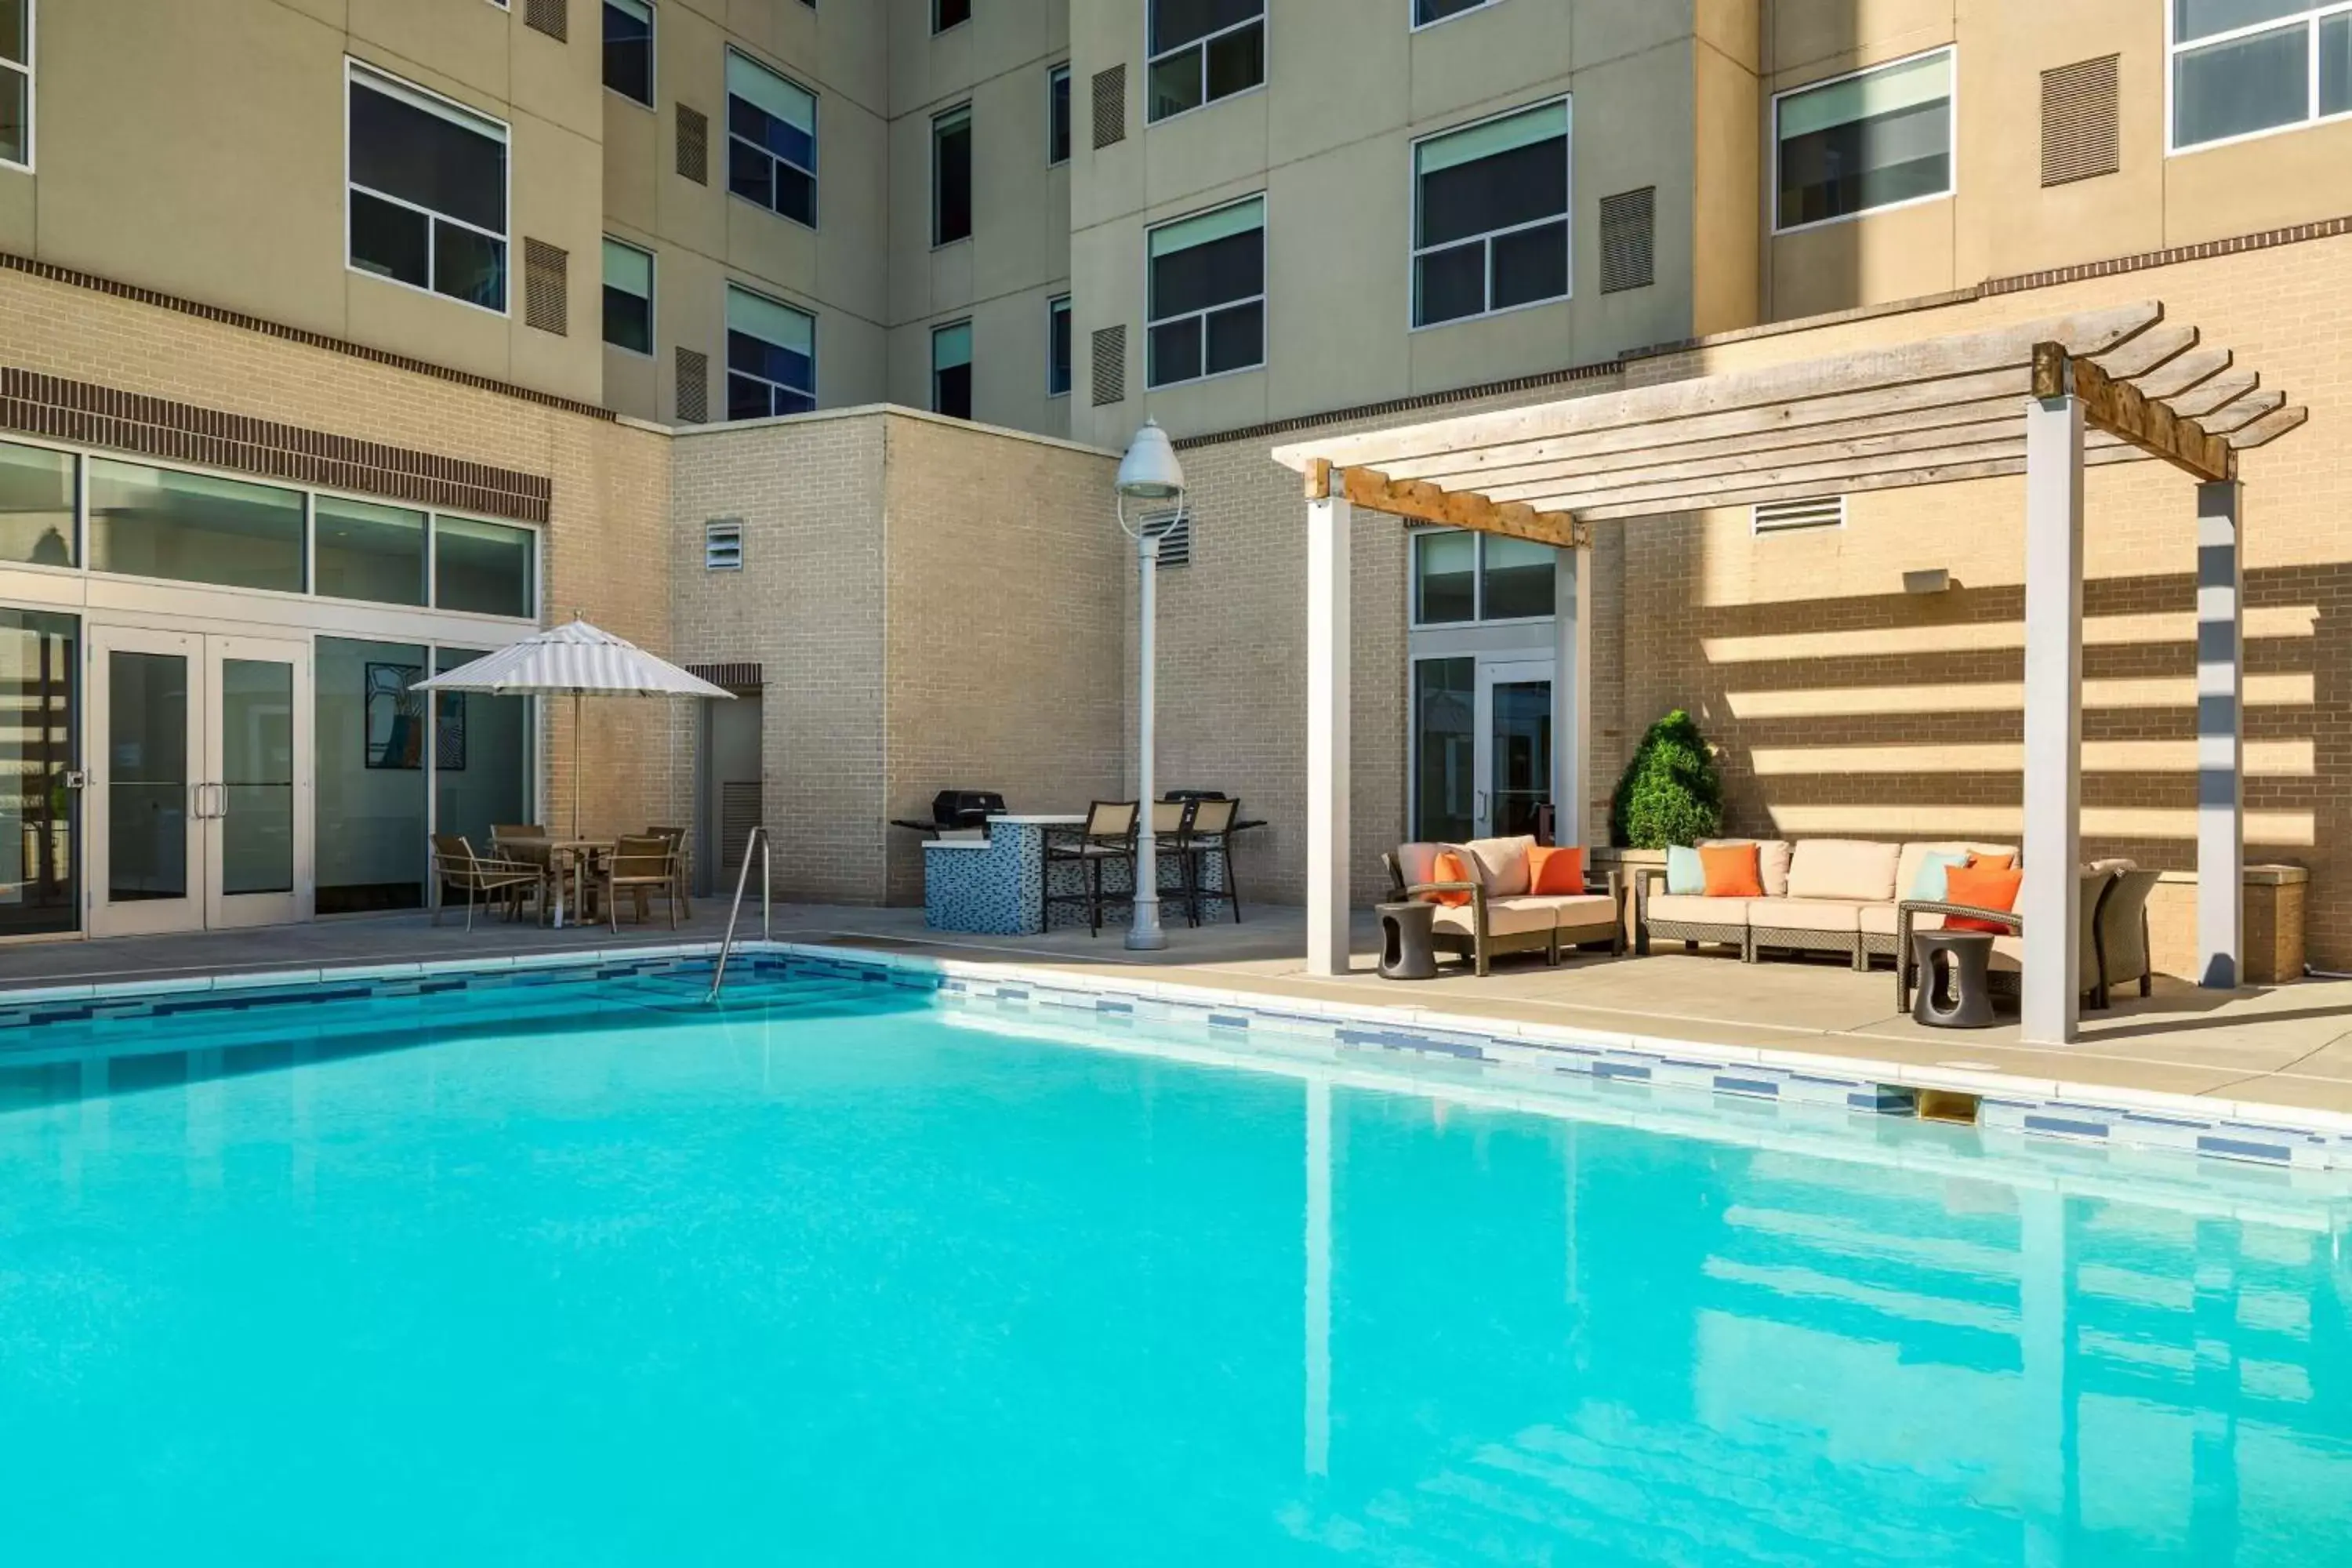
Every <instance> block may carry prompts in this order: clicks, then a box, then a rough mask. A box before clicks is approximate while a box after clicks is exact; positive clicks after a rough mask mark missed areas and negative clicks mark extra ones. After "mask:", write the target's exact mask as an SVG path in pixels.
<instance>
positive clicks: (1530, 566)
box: [1478, 534, 1559, 621]
mask: <svg viewBox="0 0 2352 1568" xmlns="http://www.w3.org/2000/svg"><path fill="white" fill-rule="evenodd" d="M1482 544H1483V546H1484V550H1485V554H1484V557H1483V560H1482V570H1483V571H1484V573H1485V574H1486V589H1485V595H1486V596H1485V600H1484V603H1483V604H1482V605H1481V606H1480V612H1479V617H1478V618H1479V619H1481V620H1486V621H1507V620H1516V619H1517V618H1518V617H1520V616H1549V615H1550V614H1551V613H1552V608H1553V606H1552V574H1553V572H1554V571H1555V570H1556V568H1557V566H1558V563H1559V551H1557V550H1554V549H1553V548H1552V547H1551V546H1550V545H1549V544H1537V543H1535V542H1532V541H1529V540H1525V539H1510V538H1507V537H1505V536H1503V535H1501V534H1489V535H1487V536H1486V539H1485V540H1484V541H1482Z"/></svg>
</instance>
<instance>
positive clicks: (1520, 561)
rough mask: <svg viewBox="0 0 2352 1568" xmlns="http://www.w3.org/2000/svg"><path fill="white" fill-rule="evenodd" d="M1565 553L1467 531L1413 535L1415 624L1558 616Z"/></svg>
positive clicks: (1441, 530)
mask: <svg viewBox="0 0 2352 1568" xmlns="http://www.w3.org/2000/svg"><path fill="white" fill-rule="evenodd" d="M1558 566H1559V552H1558V551H1556V550H1554V549H1553V548H1552V547H1551V546H1550V545H1549V544H1538V543H1535V542H1533V541H1531V540H1526V539H1512V538H1509V537H1507V536H1506V535H1503V534H1497V533H1473V532H1470V531H1466V530H1463V529H1454V528H1430V529H1421V530H1418V531H1415V532H1414V534H1413V536H1412V624H1413V625H1414V626H1458V625H1463V624H1465V623H1468V622H1472V621H1521V620H1528V619H1532V618H1535V617H1537V616H1549V615H1551V614H1553V613H1554V605H1553V601H1552V592H1553V574H1554V572H1555V571H1557V569H1558Z"/></svg>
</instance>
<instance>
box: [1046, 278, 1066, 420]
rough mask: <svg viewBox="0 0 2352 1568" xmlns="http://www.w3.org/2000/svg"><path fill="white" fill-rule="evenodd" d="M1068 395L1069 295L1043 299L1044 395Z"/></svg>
mask: <svg viewBox="0 0 2352 1568" xmlns="http://www.w3.org/2000/svg"><path fill="white" fill-rule="evenodd" d="M1045 395H1046V396H1048V397H1067V396H1068V395H1070V297H1069V296H1068V295H1067V294H1062V295H1057V296H1056V297H1055V298H1054V299H1051V300H1046V301H1045Z"/></svg>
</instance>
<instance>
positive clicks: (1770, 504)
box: [1749, 496, 1845, 533]
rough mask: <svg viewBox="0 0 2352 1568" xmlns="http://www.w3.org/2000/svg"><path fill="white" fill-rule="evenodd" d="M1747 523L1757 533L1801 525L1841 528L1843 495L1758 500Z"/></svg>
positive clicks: (1843, 505) (1781, 530)
mask: <svg viewBox="0 0 2352 1568" xmlns="http://www.w3.org/2000/svg"><path fill="white" fill-rule="evenodd" d="M1749 526H1750V527H1751V528H1752V529H1753V530H1754V531H1756V532H1758V533H1788V532H1790V531H1794V530H1797V529H1800V528H1843V527H1844V526H1845V497H1843V496H1828V497H1823V498H1820V499H1816V500H1771V501H1759V502H1758V503H1757V504H1756V508H1755V510H1754V512H1753V514H1752V516H1751V518H1750V523H1749Z"/></svg>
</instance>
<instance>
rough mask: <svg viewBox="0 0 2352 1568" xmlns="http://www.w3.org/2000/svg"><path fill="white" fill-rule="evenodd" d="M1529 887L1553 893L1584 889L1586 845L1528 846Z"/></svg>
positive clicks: (1577, 891)
mask: <svg viewBox="0 0 2352 1568" xmlns="http://www.w3.org/2000/svg"><path fill="white" fill-rule="evenodd" d="M1582 891H1584V847H1583V846H1582V845H1573V844H1572V845H1563V846H1559V847H1554V846H1551V845H1547V844H1538V845H1537V846H1536V847H1534V848H1532V849H1530V850H1528V892H1530V893H1552V894H1559V893H1581V892H1582Z"/></svg>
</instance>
